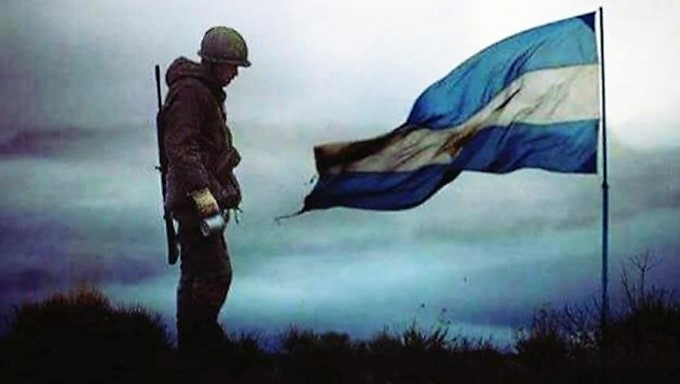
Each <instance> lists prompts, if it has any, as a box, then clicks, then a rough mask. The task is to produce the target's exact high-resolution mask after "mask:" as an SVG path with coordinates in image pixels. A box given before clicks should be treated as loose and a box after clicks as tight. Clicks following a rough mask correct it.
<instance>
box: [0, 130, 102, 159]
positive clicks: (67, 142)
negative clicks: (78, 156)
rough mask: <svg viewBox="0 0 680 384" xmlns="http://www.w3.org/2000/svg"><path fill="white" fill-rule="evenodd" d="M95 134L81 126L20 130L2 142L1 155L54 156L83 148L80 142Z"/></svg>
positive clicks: (0, 146)
mask: <svg viewBox="0 0 680 384" xmlns="http://www.w3.org/2000/svg"><path fill="white" fill-rule="evenodd" d="M94 135H95V133H94V132H92V131H91V130H86V129H81V128H64V129H59V130H57V129H52V130H46V131H45V130H28V131H20V132H17V133H16V134H15V135H14V136H12V137H10V138H8V139H6V140H4V141H2V142H0V157H43V156H45V157H54V156H56V155H60V154H64V153H70V152H72V151H73V150H76V149H79V148H82V144H81V143H79V142H80V141H82V140H87V139H91V138H92V137H93V136H94Z"/></svg>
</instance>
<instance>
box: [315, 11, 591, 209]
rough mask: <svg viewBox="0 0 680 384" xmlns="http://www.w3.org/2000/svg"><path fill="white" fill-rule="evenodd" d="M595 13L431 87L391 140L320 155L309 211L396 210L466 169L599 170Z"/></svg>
mask: <svg viewBox="0 0 680 384" xmlns="http://www.w3.org/2000/svg"><path fill="white" fill-rule="evenodd" d="M594 21H595V13H589V14H586V15H582V16H579V17H574V18H569V19H565V20H561V21H557V22H553V23H550V24H547V25H544V26H540V27H537V28H533V29H530V30H528V31H525V32H522V33H519V34H517V35H514V36H511V37H509V38H507V39H505V40H502V41H500V42H498V43H496V44H494V45H492V46H490V47H488V48H486V49H484V50H483V51H481V52H479V53H478V54H476V55H475V56H473V57H471V58H469V59H468V60H467V61H465V62H464V63H463V64H461V65H460V66H458V67H457V68H455V69H454V70H453V71H452V72H451V73H449V74H448V75H446V77H444V78H443V79H441V80H439V81H438V82H436V83H434V84H432V85H431V86H430V87H428V88H427V89H426V90H425V92H423V93H422V94H421V95H420V96H419V97H418V99H417V100H416V102H415V104H414V106H413V108H412V110H411V112H410V114H409V116H408V119H407V120H406V122H405V123H404V124H402V125H401V126H400V127H398V128H396V129H395V130H393V131H392V132H389V133H387V134H385V135H382V136H379V137H376V138H373V139H368V140H363V141H356V142H344V143H332V144H325V145H320V146H317V147H315V148H314V154H315V159H316V166H317V171H318V181H317V183H316V185H315V187H314V189H313V190H312V192H311V193H310V194H309V195H308V196H307V197H306V198H305V205H304V208H303V212H304V211H308V210H312V209H322V208H330V207H335V206H343V207H352V208H362V209H374V210H398V209H406V208H410V207H413V206H416V205H418V204H420V203H422V202H423V201H425V200H427V199H428V198H429V197H430V196H432V195H433V194H434V193H435V192H437V191H438V190H439V189H440V188H441V187H443V186H444V185H446V184H447V183H449V182H450V181H451V180H453V179H454V178H455V177H456V176H457V175H458V174H460V172H461V171H465V170H471V171H482V172H493V173H506V172H511V171H513V170H516V169H518V168H541V169H545V170H548V171H556V172H577V173H595V172H596V157H597V132H598V129H597V127H598V121H599V114H600V110H599V90H598V79H599V66H598V58H597V44H596V37H595V30H594Z"/></svg>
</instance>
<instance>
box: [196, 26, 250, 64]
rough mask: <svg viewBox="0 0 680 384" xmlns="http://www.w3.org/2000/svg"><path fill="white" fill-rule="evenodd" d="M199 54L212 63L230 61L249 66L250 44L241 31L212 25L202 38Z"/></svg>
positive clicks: (230, 62)
mask: <svg viewBox="0 0 680 384" xmlns="http://www.w3.org/2000/svg"><path fill="white" fill-rule="evenodd" d="M198 55H199V56H201V58H202V59H203V60H205V61H208V62H212V63H229V64H234V65H238V66H241V67H249V66H250V61H248V46H247V45H246V41H245V40H244V39H243V36H241V34H240V33H238V32H237V31H236V30H235V29H233V28H229V27H222V26H219V27H212V28H210V29H208V30H207V31H206V32H205V35H203V40H201V49H200V50H199V51H198Z"/></svg>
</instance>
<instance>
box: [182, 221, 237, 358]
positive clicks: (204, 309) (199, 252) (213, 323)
mask: <svg viewBox="0 0 680 384" xmlns="http://www.w3.org/2000/svg"><path fill="white" fill-rule="evenodd" d="M178 223H179V228H178V239H179V244H180V271H181V272H180V279H179V283H178V285H177V318H176V320H177V346H178V349H179V351H180V352H182V353H187V354H193V355H196V354H203V353H207V354H210V353H212V352H213V351H214V350H216V349H219V348H220V346H221V345H223V344H224V343H225V334H224V330H223V329H222V327H221V326H220V324H219V323H218V315H219V312H220V310H221V309H222V306H223V305H224V303H225V301H226V298H227V293H228V292H229V287H230V286H231V279H232V268H231V261H230V259H229V252H228V250H227V243H226V240H225V236H224V234H222V233H218V234H214V235H211V236H209V237H204V236H203V234H202V233H201V231H200V227H199V222H198V218H196V216H193V215H192V216H187V217H179V218H178Z"/></svg>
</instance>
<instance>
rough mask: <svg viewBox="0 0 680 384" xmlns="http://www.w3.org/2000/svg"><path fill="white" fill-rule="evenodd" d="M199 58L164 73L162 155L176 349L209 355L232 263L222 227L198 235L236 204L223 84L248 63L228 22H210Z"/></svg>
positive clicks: (217, 336)
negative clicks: (173, 242)
mask: <svg viewBox="0 0 680 384" xmlns="http://www.w3.org/2000/svg"><path fill="white" fill-rule="evenodd" d="M198 55H199V56H200V57H201V61H200V63H197V62H193V61H191V60H189V59H187V58H185V57H179V58H177V59H176V60H175V61H174V62H173V63H172V64H171V65H170V67H169V68H168V71H167V73H166V76H165V80H166V83H167V85H168V87H169V90H168V93H167V95H166V98H165V103H164V107H163V110H162V114H161V125H162V127H163V140H164V144H165V154H166V156H167V160H168V171H167V178H166V195H165V196H164V200H165V201H164V204H165V207H166V209H167V210H168V211H169V212H171V213H172V216H173V218H174V219H175V220H177V222H178V239H179V244H180V249H181V252H180V262H181V266H180V269H181V277H180V280H179V285H178V289H177V342H178V348H179V350H180V352H183V353H188V354H203V353H211V352H213V351H215V350H216V349H218V348H219V347H220V346H222V344H223V343H224V341H225V340H224V333H223V330H222V328H221V327H220V325H219V323H218V321H217V317H218V314H219V312H220V309H221V308H222V305H223V304H224V302H225V300H226V296H227V292H228V291H229V286H230V284H231V277H232V269H231V263H230V260H229V252H228V250H227V244H226V241H225V237H224V234H223V233H222V232H219V231H218V233H215V234H211V235H209V236H204V235H203V234H202V233H201V230H200V222H201V220H203V219H205V218H208V217H211V216H214V215H215V214H219V213H222V214H224V216H225V218H226V219H228V213H229V210H233V209H237V208H238V205H239V203H240V201H241V192H240V188H239V184H238V181H237V180H236V177H235V176H234V172H233V170H234V168H235V167H236V166H237V165H238V164H239V162H240V160H241V158H240V155H239V153H238V151H237V150H236V148H234V146H233V143H232V136H231V132H230V130H229V127H228V126H227V123H226V122H227V117H226V112H225V108H224V101H225V98H226V95H225V93H224V90H223V88H224V87H226V86H227V85H229V83H230V82H231V81H232V80H233V79H234V78H235V77H236V76H237V75H238V69H239V67H248V66H250V62H249V61H248V48H247V46H246V43H245V40H244V39H243V37H242V36H241V35H240V34H239V33H238V32H237V31H236V30H234V29H232V28H228V27H223V26H219V27H213V28H210V29H209V30H208V31H207V32H206V33H205V35H204V36H203V40H202V41H201V48H200V50H199V51H198Z"/></svg>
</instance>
